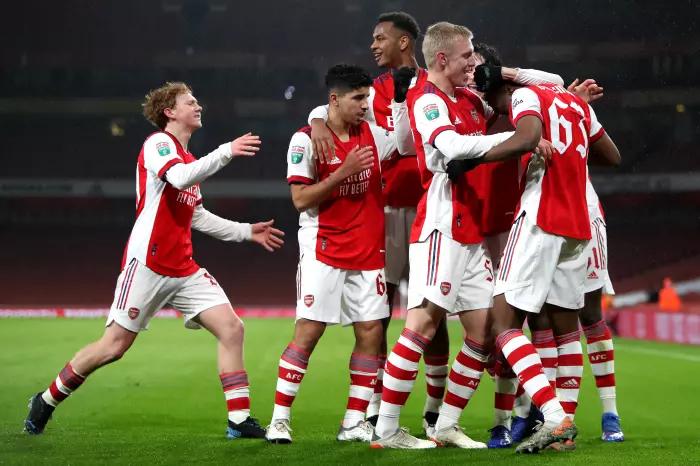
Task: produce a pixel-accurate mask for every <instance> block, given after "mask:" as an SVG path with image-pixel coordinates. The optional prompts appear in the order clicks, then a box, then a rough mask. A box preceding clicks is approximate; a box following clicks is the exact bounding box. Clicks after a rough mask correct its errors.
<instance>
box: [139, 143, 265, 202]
mask: <svg viewBox="0 0 700 466" xmlns="http://www.w3.org/2000/svg"><path fill="white" fill-rule="evenodd" d="M260 142H261V141H260V137H259V136H256V135H254V134H251V133H246V134H244V135H243V136H241V137H239V138H236V139H234V140H233V141H231V142H227V143H226V144H222V145H220V146H219V147H218V148H217V149H216V150H214V151H213V152H210V153H209V154H207V155H205V156H204V157H202V158H201V159H199V160H196V161H195V162H192V163H188V164H184V163H175V164H173V165H172V166H170V167H169V168H168V169H167V170H166V171H165V173H164V175H165V179H166V180H167V181H168V183H170V184H171V185H173V187H175V188H177V189H187V188H189V187H191V186H194V185H195V184H197V183H200V182H202V181H204V180H205V179H207V178H209V177H210V176H211V175H213V174H214V173H216V172H218V171H219V170H221V169H222V168H224V167H225V166H226V165H227V164H228V163H229V162H230V161H231V159H232V158H233V157H236V156H247V157H250V156H253V155H255V154H256V153H257V152H258V151H259V150H260ZM145 150H148V148H147V147H146V148H145ZM156 156H157V151H156V153H155V154H154V153H153V151H150V156H149V153H147V152H144V159H145V160H146V168H149V166H148V163H149V162H148V159H149V157H150V158H151V159H152V158H154V157H156Z"/></svg>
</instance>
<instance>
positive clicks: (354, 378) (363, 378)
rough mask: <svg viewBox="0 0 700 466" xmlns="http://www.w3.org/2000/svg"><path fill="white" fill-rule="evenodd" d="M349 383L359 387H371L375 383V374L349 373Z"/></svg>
mask: <svg viewBox="0 0 700 466" xmlns="http://www.w3.org/2000/svg"><path fill="white" fill-rule="evenodd" d="M350 383H351V384H352V385H357V386H359V387H367V388H372V387H374V384H375V383H377V375H376V374H373V375H363V374H350Z"/></svg>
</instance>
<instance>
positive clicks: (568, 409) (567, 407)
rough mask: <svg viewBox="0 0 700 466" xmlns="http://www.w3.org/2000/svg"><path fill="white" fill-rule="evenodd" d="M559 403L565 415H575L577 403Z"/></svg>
mask: <svg viewBox="0 0 700 466" xmlns="http://www.w3.org/2000/svg"><path fill="white" fill-rule="evenodd" d="M559 403H561V407H562V408H564V412H565V413H566V414H571V415H574V414H576V407H578V403H577V402H575V401H561V400H559Z"/></svg>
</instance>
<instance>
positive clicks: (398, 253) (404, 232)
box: [384, 206, 416, 285]
mask: <svg viewBox="0 0 700 466" xmlns="http://www.w3.org/2000/svg"><path fill="white" fill-rule="evenodd" d="M415 218H416V209H415V208H411V207H401V208H396V207H389V206H386V207H384V225H385V230H384V231H385V241H384V243H385V245H386V265H385V266H384V272H385V276H386V281H387V282H388V283H391V284H393V285H398V284H399V282H400V281H401V279H402V278H407V277H408V245H409V239H410V237H411V227H412V226H413V220H414V219H415Z"/></svg>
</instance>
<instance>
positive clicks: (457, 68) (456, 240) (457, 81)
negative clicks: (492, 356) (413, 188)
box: [371, 22, 512, 449]
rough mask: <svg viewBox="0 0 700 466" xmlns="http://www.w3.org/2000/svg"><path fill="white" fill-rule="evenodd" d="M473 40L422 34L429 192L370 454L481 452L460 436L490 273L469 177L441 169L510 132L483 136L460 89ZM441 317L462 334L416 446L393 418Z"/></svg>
mask: <svg viewBox="0 0 700 466" xmlns="http://www.w3.org/2000/svg"><path fill="white" fill-rule="evenodd" d="M471 38H472V33H471V31H469V29H467V28H466V27H463V26H458V25H454V24H450V23H446V22H442V23H437V24H434V25H432V26H430V28H428V30H427V32H426V34H425V39H424V41H423V55H424V58H425V61H426V63H427V66H428V80H427V82H426V83H425V84H424V85H423V86H422V87H421V88H420V89H417V90H416V91H415V92H414V93H413V94H412V95H411V96H409V101H408V106H409V117H410V121H411V127H412V129H413V136H414V139H415V143H416V150H417V151H418V163H419V169H420V172H421V178H422V182H423V186H424V188H425V190H426V193H425V194H424V195H423V197H422V199H421V201H420V204H419V205H418V211H417V215H416V220H415V223H414V225H413V229H412V232H411V245H410V261H411V271H410V280H409V296H408V307H409V311H408V316H407V320H406V326H405V328H404V330H403V332H402V334H401V337H400V338H399V340H398V342H397V343H396V345H395V346H394V348H393V350H392V353H391V354H390V356H389V357H388V359H387V363H386V368H385V373H384V390H383V393H382V403H381V407H380V412H379V420H378V421H377V426H376V430H375V434H376V436H375V438H374V440H373V441H372V443H371V446H372V447H374V448H406V449H420V448H434V447H435V446H436V442H439V443H442V444H450V445H455V446H459V447H462V448H485V447H486V445H485V444H483V443H481V442H475V441H473V440H472V439H470V438H469V437H468V436H467V435H466V434H464V433H463V432H462V430H461V429H460V427H459V425H458V421H459V417H460V415H461V412H462V410H463V409H464V408H465V406H466V405H467V403H468V401H469V399H470V398H471V395H472V394H473V393H474V391H475V389H476V388H477V386H478V384H479V381H480V378H481V374H482V371H483V369H484V365H485V363H486V360H487V355H488V353H487V351H486V349H485V347H484V343H485V342H486V341H487V338H488V326H487V321H486V317H487V309H488V308H489V307H490V306H491V302H492V293H493V275H492V271H491V267H490V257H489V255H488V252H487V250H486V248H485V247H484V244H483V236H482V234H481V231H480V225H479V221H480V219H479V217H478V215H476V214H475V208H478V198H477V197H476V196H475V195H474V179H473V178H472V174H471V172H470V173H466V174H465V175H464V176H462V177H460V178H459V179H458V180H457V181H456V182H452V181H450V180H449V179H448V175H447V172H446V169H447V164H448V163H449V162H450V161H451V160H460V159H467V158H473V157H479V156H483V155H484V154H485V153H486V152H487V151H488V150H490V149H491V148H493V147H494V146H495V145H497V144H498V143H500V142H502V141H504V140H506V139H507V138H508V137H509V136H510V135H511V134H512V133H502V134H497V135H490V136H482V134H483V133H484V132H485V129H486V118H485V113H486V112H485V110H484V108H483V102H482V101H481V99H480V98H479V97H478V96H477V95H475V94H474V93H473V92H471V91H470V90H468V89H467V88H465V87H464V86H466V84H467V80H468V74H469V73H470V72H472V71H473V67H474V58H473V46H472V42H471ZM447 313H455V314H457V315H458V316H459V319H460V321H461V323H462V325H463V326H464V328H465V331H466V338H465V342H464V345H463V346H462V349H461V351H460V352H459V354H458V355H457V358H456V360H455V362H454V364H453V366H452V369H451V370H450V374H449V376H448V381H447V395H446V397H445V400H444V402H443V404H442V407H441V408H440V413H439V417H438V419H437V423H436V426H435V432H434V434H433V435H431V437H433V438H434V439H435V440H436V442H433V441H426V440H420V439H417V438H415V437H413V436H411V435H409V434H408V433H407V432H406V431H405V430H404V429H401V428H399V414H400V410H401V407H402V406H403V405H404V404H405V403H406V400H407V399H408V396H409V394H410V392H411V389H412V388H413V383H414V380H415V377H416V372H417V368H418V361H419V360H420V358H421V356H422V354H423V352H424V350H425V348H426V346H427V345H428V344H429V342H430V340H431V339H432V337H433V335H434V334H435V331H436V328H437V325H438V323H439V322H440V321H441V320H442V319H444V318H445V315H446V314H447Z"/></svg>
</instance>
